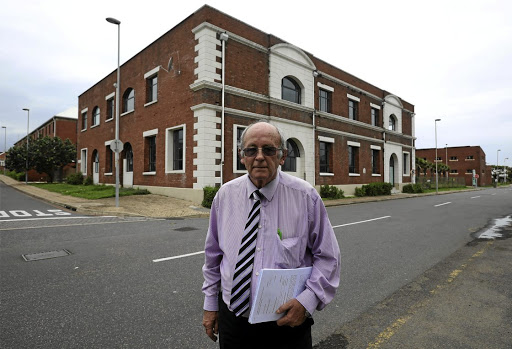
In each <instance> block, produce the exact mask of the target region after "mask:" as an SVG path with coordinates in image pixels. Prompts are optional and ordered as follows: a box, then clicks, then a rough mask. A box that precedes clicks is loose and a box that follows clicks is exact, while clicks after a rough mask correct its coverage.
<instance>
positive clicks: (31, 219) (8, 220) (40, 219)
mask: <svg viewBox="0 0 512 349" xmlns="http://www.w3.org/2000/svg"><path fill="white" fill-rule="evenodd" d="M114 217H116V216H92V217H87V216H84V217H76V216H71V217H47V218H24V219H0V223H1V222H20V221H23V222H25V221H45V220H48V219H87V218H114Z"/></svg>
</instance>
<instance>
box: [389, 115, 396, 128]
mask: <svg viewBox="0 0 512 349" xmlns="http://www.w3.org/2000/svg"><path fill="white" fill-rule="evenodd" d="M389 130H391V131H396V116H395V115H393V114H391V115H390V116H389Z"/></svg>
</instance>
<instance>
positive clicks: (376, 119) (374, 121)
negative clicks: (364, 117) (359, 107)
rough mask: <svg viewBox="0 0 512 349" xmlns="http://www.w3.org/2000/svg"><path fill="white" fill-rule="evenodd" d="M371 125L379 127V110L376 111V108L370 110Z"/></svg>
mask: <svg viewBox="0 0 512 349" xmlns="http://www.w3.org/2000/svg"><path fill="white" fill-rule="evenodd" d="M372 125H373V126H380V125H379V109H377V108H372Z"/></svg>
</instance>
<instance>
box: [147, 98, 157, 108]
mask: <svg viewBox="0 0 512 349" xmlns="http://www.w3.org/2000/svg"><path fill="white" fill-rule="evenodd" d="M156 102H158V99H155V100H154V101H151V102H147V103H146V104H144V107H149V106H150V105H151V104H155V103H156Z"/></svg>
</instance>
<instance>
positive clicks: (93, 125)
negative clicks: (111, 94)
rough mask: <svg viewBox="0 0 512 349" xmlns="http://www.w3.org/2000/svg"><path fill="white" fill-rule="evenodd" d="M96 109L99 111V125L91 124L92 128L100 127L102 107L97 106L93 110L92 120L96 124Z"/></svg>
mask: <svg viewBox="0 0 512 349" xmlns="http://www.w3.org/2000/svg"><path fill="white" fill-rule="evenodd" d="M96 108H97V109H98V123H97V124H91V128H94V127H98V126H99V125H100V120H101V109H100V107H98V106H96V107H94V108H92V115H91V118H92V122H93V123H94V122H95V121H96V120H94V111H95V110H96Z"/></svg>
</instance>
